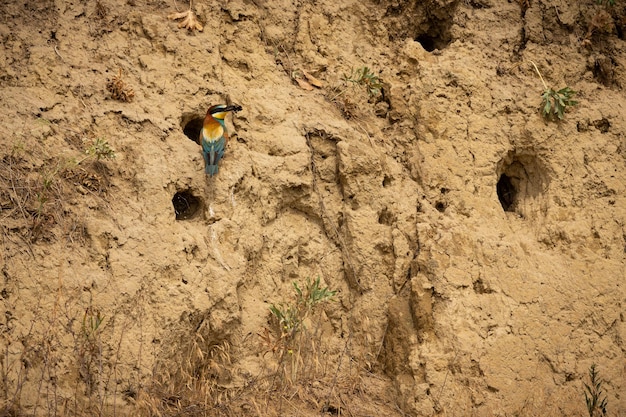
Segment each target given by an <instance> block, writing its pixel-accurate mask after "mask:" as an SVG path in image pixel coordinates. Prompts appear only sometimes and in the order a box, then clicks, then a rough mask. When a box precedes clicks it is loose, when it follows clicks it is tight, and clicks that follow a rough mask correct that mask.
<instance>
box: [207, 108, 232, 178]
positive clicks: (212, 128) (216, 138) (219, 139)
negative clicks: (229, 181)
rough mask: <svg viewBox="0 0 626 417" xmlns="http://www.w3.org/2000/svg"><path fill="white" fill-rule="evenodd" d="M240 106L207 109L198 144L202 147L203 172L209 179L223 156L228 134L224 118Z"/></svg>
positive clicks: (215, 171)
mask: <svg viewBox="0 0 626 417" xmlns="http://www.w3.org/2000/svg"><path fill="white" fill-rule="evenodd" d="M240 110H241V106H239V105H237V104H234V105H226V104H217V105H215V106H211V107H209V110H207V112H206V117H205V118H204V122H203V123H202V129H200V135H199V136H198V144H199V145H200V146H202V156H203V157H204V172H205V173H206V174H207V175H209V176H210V177H212V176H214V175H216V174H217V171H218V162H219V161H220V159H222V157H223V156H224V151H225V149H226V144H227V143H228V132H227V131H226V126H225V125H224V118H225V117H226V114H228V112H231V111H232V112H238V111H240Z"/></svg>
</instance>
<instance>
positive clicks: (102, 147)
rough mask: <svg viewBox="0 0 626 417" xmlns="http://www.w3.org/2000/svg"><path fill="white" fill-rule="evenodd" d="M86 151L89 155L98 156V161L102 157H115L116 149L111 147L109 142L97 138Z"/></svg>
mask: <svg viewBox="0 0 626 417" xmlns="http://www.w3.org/2000/svg"><path fill="white" fill-rule="evenodd" d="M85 153H86V154H87V155H89V156H93V157H95V158H96V161H99V160H100V159H103V158H104V159H115V156H116V155H115V151H114V150H113V149H111V147H110V146H109V143H108V142H107V141H106V140H104V139H102V138H98V139H96V140H95V141H94V142H93V143H92V144H91V146H90V147H88V148H87V150H86V151H85Z"/></svg>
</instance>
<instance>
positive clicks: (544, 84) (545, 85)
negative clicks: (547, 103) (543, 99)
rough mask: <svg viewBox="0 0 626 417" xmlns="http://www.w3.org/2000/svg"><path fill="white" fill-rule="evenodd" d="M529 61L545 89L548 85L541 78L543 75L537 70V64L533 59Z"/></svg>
mask: <svg viewBox="0 0 626 417" xmlns="http://www.w3.org/2000/svg"><path fill="white" fill-rule="evenodd" d="M530 63H531V64H533V67H535V71H537V74H539V78H541V82H542V83H543V86H544V88H545V89H546V90H547V89H548V85H547V84H546V82H545V81H544V80H543V77H542V76H541V73H540V72H539V68H537V65H535V63H534V62H533V61H530Z"/></svg>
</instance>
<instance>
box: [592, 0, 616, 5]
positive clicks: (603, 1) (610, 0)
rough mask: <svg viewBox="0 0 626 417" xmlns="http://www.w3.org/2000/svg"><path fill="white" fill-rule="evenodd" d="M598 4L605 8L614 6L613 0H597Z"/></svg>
mask: <svg viewBox="0 0 626 417" xmlns="http://www.w3.org/2000/svg"><path fill="white" fill-rule="evenodd" d="M596 3H598V4H606V5H607V6H615V0H597V1H596Z"/></svg>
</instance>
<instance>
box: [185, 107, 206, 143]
mask: <svg viewBox="0 0 626 417" xmlns="http://www.w3.org/2000/svg"><path fill="white" fill-rule="evenodd" d="M203 123H204V116H199V115H197V114H195V113H194V114H184V115H183V118H182V121H181V127H182V128H183V133H184V134H185V136H187V137H188V138H189V140H192V141H194V142H198V137H199V136H200V131H201V130H202V124H203Z"/></svg>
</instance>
